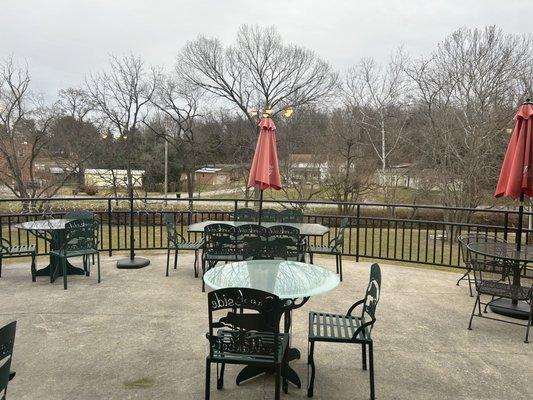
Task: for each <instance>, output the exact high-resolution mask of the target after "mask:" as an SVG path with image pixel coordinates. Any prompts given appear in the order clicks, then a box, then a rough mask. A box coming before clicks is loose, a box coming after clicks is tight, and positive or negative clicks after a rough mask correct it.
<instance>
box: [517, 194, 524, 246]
mask: <svg viewBox="0 0 533 400" xmlns="http://www.w3.org/2000/svg"><path fill="white" fill-rule="evenodd" d="M523 219H524V193H522V194H521V195H520V206H519V207H518V226H517V228H516V240H515V243H516V250H517V251H520V249H521V248H522V230H523V225H522V220H523Z"/></svg>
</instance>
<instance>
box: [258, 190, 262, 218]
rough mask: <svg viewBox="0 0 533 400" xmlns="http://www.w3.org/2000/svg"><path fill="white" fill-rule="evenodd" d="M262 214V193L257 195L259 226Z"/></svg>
mask: <svg viewBox="0 0 533 400" xmlns="http://www.w3.org/2000/svg"><path fill="white" fill-rule="evenodd" d="M262 213H263V191H262V190H261V192H260V193H259V221H258V222H259V225H261V214H262Z"/></svg>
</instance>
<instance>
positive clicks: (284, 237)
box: [268, 225, 305, 261]
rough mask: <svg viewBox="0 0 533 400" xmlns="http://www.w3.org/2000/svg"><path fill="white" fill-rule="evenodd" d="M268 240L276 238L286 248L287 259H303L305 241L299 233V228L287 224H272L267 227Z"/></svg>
mask: <svg viewBox="0 0 533 400" xmlns="http://www.w3.org/2000/svg"><path fill="white" fill-rule="evenodd" d="M268 230H269V232H270V240H276V241H277V242H278V243H280V244H283V245H284V246H285V247H286V249H287V259H288V260H292V261H304V258H305V242H304V241H303V239H302V236H301V235H300V230H299V229H298V228H295V227H293V226H288V225H274V226H271V227H270V228H268Z"/></svg>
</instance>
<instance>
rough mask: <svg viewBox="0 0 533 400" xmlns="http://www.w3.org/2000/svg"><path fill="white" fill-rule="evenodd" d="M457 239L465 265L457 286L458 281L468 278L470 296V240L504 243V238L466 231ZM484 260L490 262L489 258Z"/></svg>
mask: <svg viewBox="0 0 533 400" xmlns="http://www.w3.org/2000/svg"><path fill="white" fill-rule="evenodd" d="M457 241H458V242H459V248H460V250H461V257H462V258H463V262H464V264H465V267H466V272H465V273H464V274H463V276H462V277H460V278H459V279H458V280H457V286H459V282H461V281H463V280H465V279H467V280H468V288H469V290H470V297H474V293H473V291H472V277H471V276H470V274H471V273H472V272H473V271H472V268H471V266H470V263H469V262H468V247H467V246H468V245H469V244H470V243H472V242H496V243H505V240H503V239H500V238H497V237H496V236H489V235H487V234H485V233H477V232H473V233H466V234H464V235H460V236H459V237H458V238H457ZM486 262H490V260H487V261H486Z"/></svg>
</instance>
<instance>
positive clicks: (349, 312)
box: [346, 299, 365, 315]
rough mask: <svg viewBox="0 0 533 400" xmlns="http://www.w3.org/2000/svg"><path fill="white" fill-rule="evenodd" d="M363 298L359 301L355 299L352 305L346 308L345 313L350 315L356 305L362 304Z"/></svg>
mask: <svg viewBox="0 0 533 400" xmlns="http://www.w3.org/2000/svg"><path fill="white" fill-rule="evenodd" d="M364 302H365V299H361V300H359V301H356V302H355V303H354V304H352V306H351V307H350V308H349V309H348V312H347V313H346V315H352V311H353V310H355V308H356V307H358V306H360V305H361V304H364Z"/></svg>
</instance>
